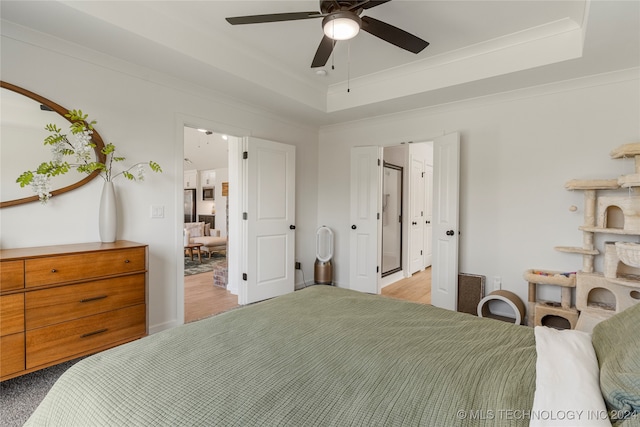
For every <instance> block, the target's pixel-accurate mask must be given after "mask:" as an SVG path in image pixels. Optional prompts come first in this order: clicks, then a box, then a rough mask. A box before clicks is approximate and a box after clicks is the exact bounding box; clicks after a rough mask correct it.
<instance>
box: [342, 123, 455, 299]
mask: <svg viewBox="0 0 640 427" xmlns="http://www.w3.org/2000/svg"><path fill="white" fill-rule="evenodd" d="M450 135H456V138H457V139H458V151H457V161H458V165H459V162H460V150H459V148H460V133H459V132H457V131H456V132H451V133H449V134H446V135H442V136H439V137H433V138H425V139H421V140H419V141H418V142H420V143H427V144H429V143H430V144H432V147H433V149H435V141H436V140H438V139H441V138H444V137H447V136H450ZM397 145H401V144H389V145H378V146H377V147H378V148H379V149H380V151H381V161H384V156H383V155H382V154H383V151H384V148H387V147H393V146H397ZM353 147H358V146H353ZM353 147H352V149H353ZM409 151H410V150H407V161H409ZM441 168H442V164H438V165H436V157H435V155H434V157H433V161H432V170H433V171H434V172H435V171H436V170H440V169H441ZM407 169H408V168H405V170H407ZM458 174H459V169H458ZM458 179H459V176H458ZM378 185H379V188H378V192H379V194H382V190H383V189H382V182H381V180H380V182H379V184H378ZM431 185H432V191H434V190H435V187H434V186H435V179H434V180H433V181H432V183H431ZM410 197H411V195H410V194H408V195H407V197H406V198H405V199H406V200H409V199H410ZM456 200H457V206H458V209H459V206H460V195H459V190H458V191H457V192H456ZM409 210H410V209H406V210H405V211H404V212H405V214H404V216H405V218H404V219H406V215H408V214H409ZM405 227H408V221H405ZM379 229H380V227H379ZM455 229H456V236H455V239H456V241H457V240H458V235H457V232H458V229H459V226H458V224H455ZM434 236H435V233H434V234H433V235H432V240H433V239H434ZM381 238H382V231H381V230H379V236H378V240H379V241H380V239H381ZM409 240H410V239H407V243H409ZM379 245H380V243H379ZM380 246H381V245H380ZM405 247H406V246H405ZM407 250H409V248H407ZM436 251H437V245H435V244H432V256H433V257H434V259H435V256H434V254H435V252H436ZM378 252H380V251H378ZM458 253H459V247H458V246H457V245H456V254H455V264H456V270H459V267H458V265H457V264H458ZM408 258H409V257H406V258H405V260H406V261H405V262H408ZM376 262H378V263H381V262H382V259H381V255H380V254H379V255H378V259H377V260H376ZM408 267H409V266H408V265H407V266H406V268H405V269H404V275H405V276H406V275H407V271H408ZM431 268H432V274H433V271H435V270H436V269H437V266H435V263H434V264H432V267H431ZM350 276H351V273H350ZM388 277H393V276H388ZM407 277H408V276H407ZM381 279H382V278H381V274H380V272H378V275H377V282H378V286H377V288H378V293H380V290H381V288H382V287H383V286H387V285H388V284H391V283H392V282H389V283H385V284H384V285H383V284H382V283H381ZM456 281H457V275H456ZM350 286H351V285H350ZM452 292H454V293H455V295H456V296H457V289H452ZM454 309H455V308H454Z"/></svg>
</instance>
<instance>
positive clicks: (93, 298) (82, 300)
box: [80, 295, 107, 302]
mask: <svg viewBox="0 0 640 427" xmlns="http://www.w3.org/2000/svg"><path fill="white" fill-rule="evenodd" d="M106 297H107V295H99V296H97V297H91V298H85V299H81V300H80V302H91V301H97V300H99V299H105V298H106Z"/></svg>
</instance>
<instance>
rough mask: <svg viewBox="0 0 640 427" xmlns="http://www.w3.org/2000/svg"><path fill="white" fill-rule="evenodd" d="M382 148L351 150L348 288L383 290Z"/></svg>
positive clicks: (371, 291)
mask: <svg viewBox="0 0 640 427" xmlns="http://www.w3.org/2000/svg"><path fill="white" fill-rule="evenodd" d="M381 163H382V148H381V147H353V148H352V149H351V224H350V227H351V229H350V234H351V236H350V257H351V260H350V263H349V264H350V265H349V266H350V273H349V287H350V288H351V289H354V290H356V291H360V292H367V293H371V294H378V293H380V259H381V251H382V249H381V245H380V237H381V236H382V225H381V224H382V222H381V221H380V215H381V212H382V196H381V195H382V191H381V190H382V165H381Z"/></svg>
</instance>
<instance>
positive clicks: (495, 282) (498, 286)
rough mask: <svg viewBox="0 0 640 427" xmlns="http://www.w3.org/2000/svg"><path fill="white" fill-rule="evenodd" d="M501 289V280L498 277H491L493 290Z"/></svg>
mask: <svg viewBox="0 0 640 427" xmlns="http://www.w3.org/2000/svg"><path fill="white" fill-rule="evenodd" d="M500 289H502V278H501V277H500V276H493V290H494V291H499V290H500Z"/></svg>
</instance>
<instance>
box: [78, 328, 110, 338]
mask: <svg viewBox="0 0 640 427" xmlns="http://www.w3.org/2000/svg"><path fill="white" fill-rule="evenodd" d="M107 331H108V329H107V328H104V329H98V330H97V331H93V332H87V333H86V334H82V335H80V338H87V337H90V336H93V335H98V334H101V333H103V332H107Z"/></svg>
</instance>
